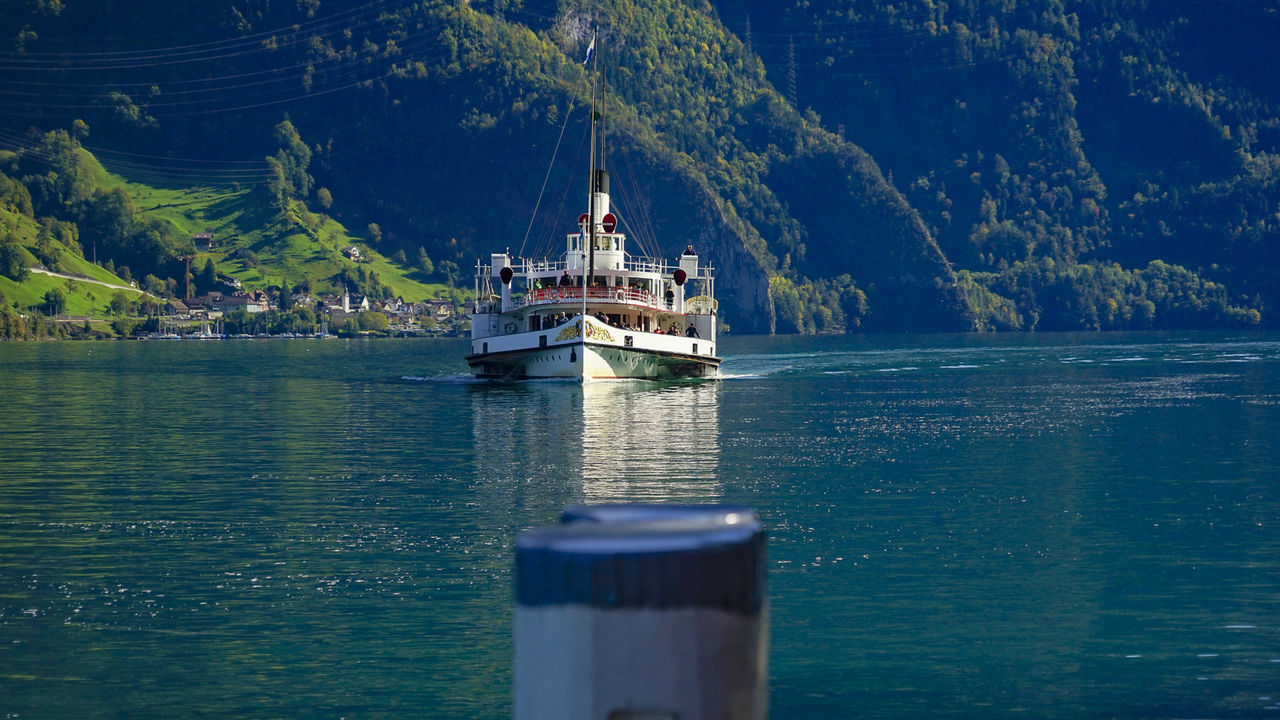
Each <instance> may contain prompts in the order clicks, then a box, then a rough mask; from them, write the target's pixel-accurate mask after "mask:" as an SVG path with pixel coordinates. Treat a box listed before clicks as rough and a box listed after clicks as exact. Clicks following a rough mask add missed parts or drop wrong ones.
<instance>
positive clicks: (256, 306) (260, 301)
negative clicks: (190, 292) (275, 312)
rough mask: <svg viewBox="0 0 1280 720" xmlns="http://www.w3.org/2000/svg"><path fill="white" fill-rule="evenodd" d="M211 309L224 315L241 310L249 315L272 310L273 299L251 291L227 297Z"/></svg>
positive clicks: (257, 291)
mask: <svg viewBox="0 0 1280 720" xmlns="http://www.w3.org/2000/svg"><path fill="white" fill-rule="evenodd" d="M211 307H212V309H215V310H221V311H222V312H224V313H228V312H235V311H236V310H240V309H243V310H244V311H245V312H249V313H260V312H266V311H268V310H270V309H271V299H270V298H269V297H267V294H266V293H265V292H263V291H261V290H250V291H249V292H247V293H232V294H231V295H225V296H223V297H222V299H221V300H220V301H218V302H217V303H216V304H214V305H212V306H211Z"/></svg>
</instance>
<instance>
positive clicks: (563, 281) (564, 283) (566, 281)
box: [560, 270, 573, 287]
mask: <svg viewBox="0 0 1280 720" xmlns="http://www.w3.org/2000/svg"><path fill="white" fill-rule="evenodd" d="M572 284H573V278H571V277H569V271H568V270H565V271H564V274H563V275H561V276H560V287H568V286H570V285H572Z"/></svg>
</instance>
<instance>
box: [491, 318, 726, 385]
mask: <svg viewBox="0 0 1280 720" xmlns="http://www.w3.org/2000/svg"><path fill="white" fill-rule="evenodd" d="M581 321H582V319H581V318H580V317H579V318H574V319H573V320H571V321H569V322H568V323H565V324H564V325H561V326H558V327H553V328H549V329H546V330H540V331H533V332H522V333H512V334H508V335H496V336H489V337H487V338H483V339H475V340H473V341H472V354H471V355H469V356H468V357H467V362H468V364H469V365H470V366H471V369H472V372H474V373H475V375H476V376H477V377H482V378H497V379H507V380H521V379H530V378H565V379H571V380H603V379H621V378H642V379H652V380H665V379H677V378H708V379H711V378H716V377H718V376H719V368H720V358H719V357H716V355H715V345H714V343H712V342H706V341H702V340H700V339H699V338H689V337H683V336H675V335H661V334H654V333H647V332H640V331H631V330H625V329H622V328H616V327H610V326H607V325H605V324H603V323H601V322H599V321H597V320H595V319H592V318H588V319H587V339H586V342H585V343H584V342H583V339H582V337H581V331H580V330H579V328H580V324H581Z"/></svg>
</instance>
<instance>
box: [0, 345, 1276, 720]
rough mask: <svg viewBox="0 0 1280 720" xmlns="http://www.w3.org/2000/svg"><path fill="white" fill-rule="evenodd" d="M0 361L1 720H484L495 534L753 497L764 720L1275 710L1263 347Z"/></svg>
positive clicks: (817, 348)
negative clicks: (482, 362) (514, 375)
mask: <svg viewBox="0 0 1280 720" xmlns="http://www.w3.org/2000/svg"><path fill="white" fill-rule="evenodd" d="M723 349H724V350H725V352H726V359H725V363H724V370H725V372H726V374H727V375H728V376H729V377H727V378H726V379H725V380H723V381H721V382H719V383H708V384H700V385H678V384H677V385H670V384H668V385H661V384H650V383H604V384H595V385H589V386H586V387H579V386H577V385H573V384H562V383H526V384H518V385H491V384H482V383H475V382H472V381H470V380H469V379H467V378H465V377H463V376H461V373H462V372H463V370H464V367H463V365H462V362H461V360H460V358H461V356H462V354H463V353H464V352H465V344H464V343H461V342H453V341H449V342H439V341H385V342H359V341H354V342H347V341H338V340H329V341H301V340H295V341H243V342H205V343H200V342H170V343H110V344H107V343H98V344H90V343H62V344H0V402H2V403H3V405H2V406H0V407H3V417H0V716H2V717H5V718H15V717H17V718H105V717H121V718H124V717H130V718H132V717H175V718H186V717H286V718H295V717H307V718H310V717H333V718H337V717H348V718H391V717H396V718H399V717H412V718H503V717H507V716H509V715H510V678H511V668H510V656H511V637H510V626H511V617H512V611H511V598H512V586H511V577H510V569H511V545H512V541H513V539H514V537H515V535H516V533H518V532H519V531H520V530H521V529H523V528H526V527H530V526H534V525H542V524H547V523H550V522H553V521H554V520H555V518H556V516H557V514H558V512H559V511H560V509H561V508H562V507H563V506H564V505H565V504H567V503H572V502H581V501H606V500H608V501H618V500H644V501H696V502H720V501H723V502H734V503H746V504H749V505H752V506H754V507H756V508H757V509H758V511H759V513H760V514H761V516H762V517H763V519H764V520H765V523H766V526H767V528H768V530H769V534H770V598H771V602H772V623H771V643H772V648H771V653H770V663H771V675H772V683H771V707H772V717H773V718H779V719H788V720H790V719H799V718H817V717H873V718H884V717H920V716H933V717H1011V716H1020V717H1038V718H1039V717H1045V718H1075V717H1121V718H1148V717H1280V336H1276V335H1242V336H1208V335H1193V336H1169V335H1103V336H1097V335H1088V336H1055V335H1050V336H1037V337H1026V336H1015V337H997V338H971V337H927V338H914V339H912V338H907V339H903V338H872V339H867V338H801V339H796V338H772V339H770V338H737V339H733V340H731V341H730V342H727V343H725V344H724V346H723Z"/></svg>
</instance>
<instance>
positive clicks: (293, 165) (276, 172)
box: [267, 120, 313, 207]
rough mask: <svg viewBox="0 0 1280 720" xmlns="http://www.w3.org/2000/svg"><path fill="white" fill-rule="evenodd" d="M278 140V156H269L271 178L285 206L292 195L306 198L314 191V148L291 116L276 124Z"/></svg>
mask: <svg viewBox="0 0 1280 720" xmlns="http://www.w3.org/2000/svg"><path fill="white" fill-rule="evenodd" d="M275 138H276V142H277V144H278V145H279V147H280V149H279V150H277V151H276V154H275V156H274V157H268V158H267V165H268V166H269V167H270V168H271V178H270V179H269V180H268V181H267V189H268V190H270V192H271V194H272V196H273V197H274V198H275V200H276V203H277V204H279V205H280V206H281V207H283V206H284V203H285V201H286V200H288V199H302V198H305V197H306V196H307V195H309V194H310V193H311V184H312V182H313V180H312V178H311V175H310V174H308V168H309V167H310V165H311V148H309V147H307V144H306V143H305V142H303V141H302V136H301V135H299V134H298V130H297V128H295V127H294V126H293V123H291V122H289V121H288V120H284V121H282V122H281V123H280V124H279V125H276V132H275Z"/></svg>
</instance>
